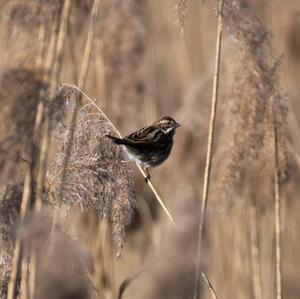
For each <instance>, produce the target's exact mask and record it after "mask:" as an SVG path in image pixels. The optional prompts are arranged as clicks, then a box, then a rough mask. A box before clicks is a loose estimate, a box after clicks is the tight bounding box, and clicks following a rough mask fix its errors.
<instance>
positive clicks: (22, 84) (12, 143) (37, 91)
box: [0, 68, 47, 179]
mask: <svg viewBox="0 0 300 299" xmlns="http://www.w3.org/2000/svg"><path fill="white" fill-rule="evenodd" d="M46 93H47V84H46V83H45V82H44V81H43V80H42V79H41V75H40V73H39V72H36V71H32V70H29V69H20V68H17V69H9V70H7V71H5V72H4V73H3V75H2V76H1V79H0V105H1V107H2V109H1V113H0V121H1V124H2V125H1V129H0V135H1V139H0V169H1V171H2V175H1V177H2V179H5V178H6V177H8V176H9V175H10V173H11V172H12V171H15V170H16V169H15V167H16V166H17V165H19V164H20V162H22V163H24V162H25V163H26V161H28V160H27V159H28V155H29V154H31V150H32V136H33V130H34V122H35V115H36V111H37V107H38V103H39V101H40V100H42V99H44V98H45V96H46Z"/></svg>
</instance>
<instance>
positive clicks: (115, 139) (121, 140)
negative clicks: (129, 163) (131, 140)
mask: <svg viewBox="0 0 300 299" xmlns="http://www.w3.org/2000/svg"><path fill="white" fill-rule="evenodd" d="M105 136H106V137H108V138H110V139H111V140H112V141H113V142H114V143H115V144H124V142H123V139H121V138H118V137H115V136H111V135H105Z"/></svg>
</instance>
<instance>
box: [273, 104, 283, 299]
mask: <svg viewBox="0 0 300 299" xmlns="http://www.w3.org/2000/svg"><path fill="white" fill-rule="evenodd" d="M273 102H274V99H273ZM273 134H274V198H275V245H276V249H275V250H276V268H275V271H276V298H277V299H282V265H281V202H280V189H279V179H278V168H279V167H278V136H277V121H276V114H275V107H274V103H273Z"/></svg>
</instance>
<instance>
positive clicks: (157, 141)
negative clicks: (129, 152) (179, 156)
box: [123, 126, 172, 150]
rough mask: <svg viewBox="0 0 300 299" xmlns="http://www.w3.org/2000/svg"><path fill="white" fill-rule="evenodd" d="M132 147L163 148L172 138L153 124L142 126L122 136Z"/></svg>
mask: <svg viewBox="0 0 300 299" xmlns="http://www.w3.org/2000/svg"><path fill="white" fill-rule="evenodd" d="M123 140H124V141H125V140H126V141H128V142H130V143H131V144H132V146H133V147H135V146H139V147H145V150H151V149H153V150H159V149H163V148H165V147H166V146H168V145H169V144H170V142H172V140H171V139H170V138H169V137H168V136H167V135H166V134H165V133H164V132H163V131H162V130H160V129H158V128H157V127H154V126H148V127H145V128H142V129H140V130H138V131H136V132H133V133H132V134H130V135H128V136H126V137H125V138H123Z"/></svg>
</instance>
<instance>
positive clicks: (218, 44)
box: [193, 0, 224, 299]
mask: <svg viewBox="0 0 300 299" xmlns="http://www.w3.org/2000/svg"><path fill="white" fill-rule="evenodd" d="M223 3H224V0H219V3H218V28H217V40H216V57H215V72H214V78H213V95H212V107H211V115H210V121H209V129H208V143H207V153H206V162H205V171H204V181H203V193H202V202H201V211H200V220H199V221H200V223H199V229H198V246H197V258H196V273H195V283H194V296H193V298H194V299H197V298H198V297H199V294H198V293H199V280H200V258H201V245H202V236H203V228H204V223H205V214H206V205H207V200H208V192H209V184H210V171H211V161H212V148H213V141H214V131H215V119H216V111H217V102H218V91H219V78H220V62H221V46H222V33H223V20H222V12H223Z"/></svg>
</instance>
